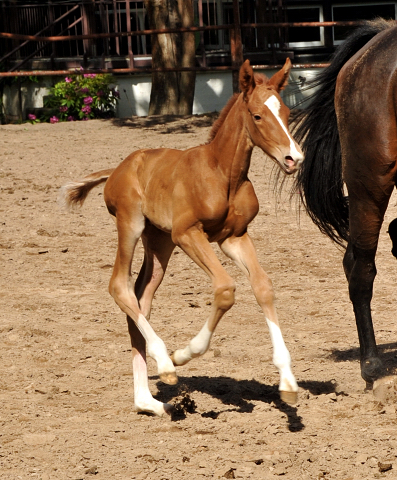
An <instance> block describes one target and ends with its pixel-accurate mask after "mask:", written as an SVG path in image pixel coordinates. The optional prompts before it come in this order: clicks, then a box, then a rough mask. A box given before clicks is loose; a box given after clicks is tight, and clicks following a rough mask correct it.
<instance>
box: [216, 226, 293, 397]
mask: <svg viewBox="0 0 397 480" xmlns="http://www.w3.org/2000/svg"><path fill="white" fill-rule="evenodd" d="M220 247H221V249H222V250H223V252H224V253H225V254H226V255H227V256H228V257H229V258H231V259H232V260H233V261H234V263H235V264H236V265H237V266H238V267H239V268H240V269H241V270H242V271H243V272H244V273H245V275H246V276H247V277H248V279H249V281H250V283H251V286H252V289H253V291H254V294H255V297H256V299H257V301H258V304H259V305H260V307H261V308H262V310H263V313H264V314H265V318H266V322H267V325H268V327H269V332H270V338H271V341H272V345H273V363H274V365H275V366H276V367H277V368H278V370H279V372H280V385H279V390H280V397H281V399H282V400H283V401H285V402H288V403H295V402H296V400H297V395H298V394H297V392H298V384H297V383H296V380H295V377H294V375H293V373H292V370H291V357H290V354H289V351H288V349H287V347H286V345H285V343H284V339H283V335H282V333H281V329H280V326H279V322H278V318H277V312H276V308H275V305H274V293H273V286H272V282H271V280H270V278H269V277H268V276H267V274H266V273H265V271H264V270H263V269H262V267H261V266H260V265H259V262H258V258H257V255H256V251H255V247H254V245H253V243H252V240H251V238H250V236H249V235H248V233H245V234H244V235H243V236H241V237H230V238H228V239H227V240H225V241H224V242H223V243H221V244H220Z"/></svg>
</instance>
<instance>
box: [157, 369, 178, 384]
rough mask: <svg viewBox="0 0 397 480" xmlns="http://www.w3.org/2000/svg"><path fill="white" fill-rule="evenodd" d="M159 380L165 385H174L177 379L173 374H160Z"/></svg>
mask: <svg viewBox="0 0 397 480" xmlns="http://www.w3.org/2000/svg"><path fill="white" fill-rule="evenodd" d="M160 380H161V381H162V382H163V383H166V384H167V385H176V384H177V383H178V377H177V375H176V373H175V372H165V373H160Z"/></svg>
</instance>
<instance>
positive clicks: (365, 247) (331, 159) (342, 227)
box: [295, 19, 397, 384]
mask: <svg viewBox="0 0 397 480" xmlns="http://www.w3.org/2000/svg"><path fill="white" fill-rule="evenodd" d="M314 85H315V86H317V87H318V90H317V92H316V93H315V94H314V96H313V98H312V103H311V104H310V106H309V107H308V108H307V109H305V110H303V111H302V112H301V113H300V115H299V116H298V119H297V125H298V127H297V130H296V131H295V138H296V139H297V140H298V141H300V142H301V146H302V150H303V152H304V155H305V162H304V163H303V166H302V168H301V169H300V171H299V172H298V175H297V180H296V184H295V185H296V190H297V191H299V192H300V194H301V198H302V201H303V204H304V206H305V208H306V211H307V212H308V214H309V215H310V217H311V218H312V220H313V221H314V223H315V224H316V225H317V226H318V227H319V228H320V230H321V231H322V232H323V233H325V234H326V235H328V236H329V237H330V238H331V240H333V241H335V242H336V243H338V244H340V245H345V244H346V242H347V247H346V252H345V255H344V260H343V266H344V270H345V274H346V277H347V281H348V284H349V295H350V299H351V302H352V304H353V309H354V314H355V318H356V324H357V330H358V337H359V342H360V357H361V375H362V377H363V378H364V380H366V381H367V382H368V383H370V384H372V383H373V382H374V380H376V379H377V378H379V377H381V376H382V375H383V371H382V370H383V369H382V363H381V360H380V358H379V355H378V351H377V346H376V342H375V335H374V329H373V324H372V317H371V299H372V292H373V283H374V279H375V275H376V267H375V254H376V250H377V245H378V239H379V232H380V229H381V225H382V222H383V218H384V214H385V211H386V208H387V205H388V202H389V199H390V195H391V194H392V191H393V189H394V187H395V184H396V173H397V162H396V160H397V120H396V112H397V24H396V22H395V21H389V22H388V21H386V20H383V19H377V20H374V21H371V22H367V23H365V24H364V25H363V26H361V27H359V28H358V29H357V30H355V32H353V33H352V35H351V36H349V37H348V38H347V39H346V41H345V42H344V43H343V44H342V45H341V46H340V48H339V49H338V50H337V51H336V52H335V55H334V57H333V59H332V61H331V64H330V66H329V67H328V68H327V69H325V70H324V71H323V72H322V73H320V75H319V76H318V77H317V78H316V79H315V81H314ZM344 184H345V185H346V188H347V192H348V197H345V196H344ZM389 233H390V235H391V237H392V239H393V229H392V228H390V230H389ZM395 238H396V234H394V239H395Z"/></svg>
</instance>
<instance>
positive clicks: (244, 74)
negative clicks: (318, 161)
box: [239, 58, 303, 173]
mask: <svg viewBox="0 0 397 480" xmlns="http://www.w3.org/2000/svg"><path fill="white" fill-rule="evenodd" d="M290 70H291V61H290V60H289V58H287V61H286V62H285V65H284V66H283V68H282V69H281V70H280V71H279V72H277V73H276V74H274V75H273V76H272V77H271V78H270V79H268V78H267V77H265V76H264V75H254V71H253V69H252V67H251V65H250V62H249V60H246V61H245V62H244V63H243V65H242V67H241V69H240V79H239V80H240V90H241V92H242V95H243V100H244V102H245V104H246V107H247V111H246V126H247V128H248V131H249V134H250V137H251V139H252V142H253V143H254V145H256V146H258V147H260V148H261V149H262V150H263V151H264V152H265V153H266V154H267V155H269V156H270V157H271V158H273V160H275V161H276V162H277V163H278V164H279V165H280V167H281V168H282V169H283V170H284V172H285V173H294V172H295V171H296V169H297V167H298V166H299V164H300V163H301V162H302V160H303V154H302V150H301V149H300V147H299V145H298V144H297V143H296V142H295V140H294V139H293V138H292V136H291V134H290V132H289V128H288V117H289V108H288V107H287V106H286V105H285V104H284V102H283V101H282V100H281V97H280V95H279V92H280V91H281V90H283V88H284V87H285V86H286V85H287V82H288V76H289V72H290Z"/></svg>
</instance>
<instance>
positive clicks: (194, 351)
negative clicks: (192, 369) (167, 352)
mask: <svg viewBox="0 0 397 480" xmlns="http://www.w3.org/2000/svg"><path fill="white" fill-rule="evenodd" d="M211 337H212V332H211V331H210V329H209V328H208V322H205V324H204V326H203V328H202V329H201V330H200V331H199V333H198V334H197V335H196V336H195V337H194V338H193V339H192V340H190V343H189V345H188V346H187V347H185V348H183V349H181V350H176V351H175V352H174V353H173V359H174V362H175V363H176V365H184V364H185V363H187V362H189V361H190V360H191V359H192V358H194V357H199V356H200V355H204V353H205V352H206V351H207V350H208V347H209V346H210V342H211Z"/></svg>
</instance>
